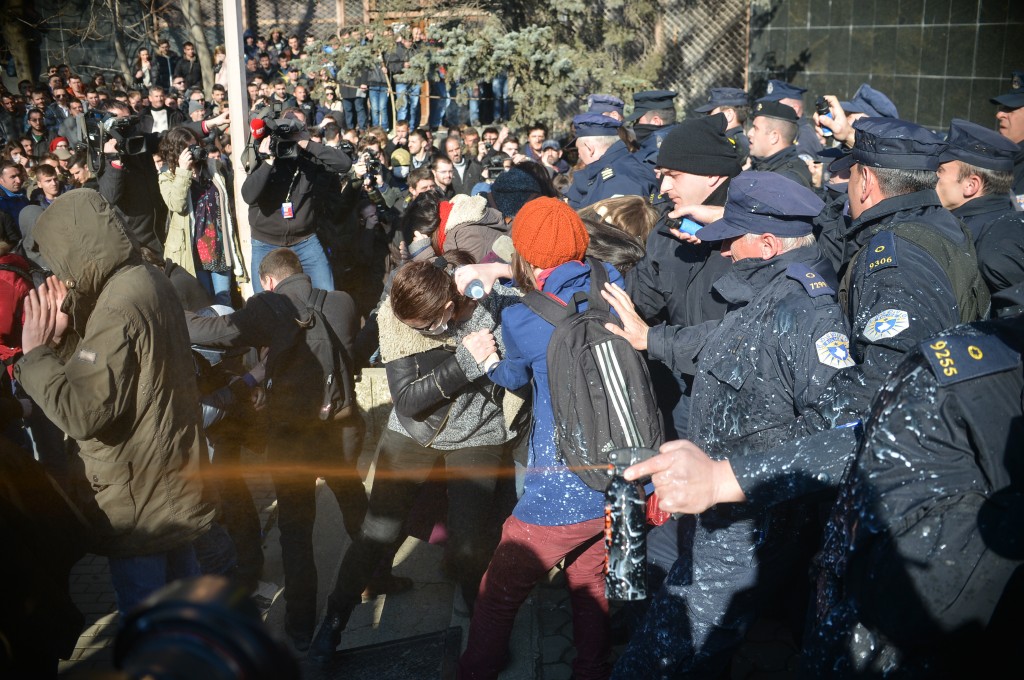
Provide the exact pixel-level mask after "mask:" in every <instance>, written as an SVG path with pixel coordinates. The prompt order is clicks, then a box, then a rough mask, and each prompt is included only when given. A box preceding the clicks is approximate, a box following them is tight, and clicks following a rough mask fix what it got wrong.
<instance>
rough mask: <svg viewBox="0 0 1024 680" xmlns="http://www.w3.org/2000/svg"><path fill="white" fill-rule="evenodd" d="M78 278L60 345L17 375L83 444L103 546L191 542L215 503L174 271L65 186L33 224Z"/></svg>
mask: <svg viewBox="0 0 1024 680" xmlns="http://www.w3.org/2000/svg"><path fill="white" fill-rule="evenodd" d="M32 236H33V238H34V240H35V243H36V245H37V246H38V249H39V251H40V252H41V253H42V254H43V256H44V257H45V258H46V261H47V262H48V263H49V264H50V266H51V268H52V269H53V272H54V273H55V274H56V275H57V276H58V277H60V279H61V280H63V281H64V282H65V283H66V285H67V287H68V298H67V299H66V300H65V303H64V309H66V310H67V311H68V314H69V316H70V322H69V328H68V331H67V333H66V334H65V337H64V339H63V341H62V344H61V346H60V347H58V348H56V349H55V348H53V347H50V346H40V347H36V348H34V349H33V350H32V351H30V352H28V353H27V354H25V356H24V357H23V358H22V359H21V361H19V362H18V364H17V366H16V367H15V377H16V379H17V380H18V381H19V382H20V383H21V385H22V386H23V387H24V389H25V391H26V392H27V393H28V395H29V396H30V397H31V398H32V400H33V401H34V402H35V403H36V404H38V405H39V407H40V408H42V409H43V411H44V413H45V414H46V416H47V417H48V418H49V419H50V420H51V421H52V422H53V423H54V424H55V425H57V426H58V427H59V428H60V429H62V430H63V431H64V432H65V433H66V434H67V435H68V436H69V437H71V438H72V439H75V440H76V441H77V442H78V444H79V454H78V456H79V458H80V465H81V468H80V470H81V472H80V476H79V477H78V478H77V479H75V480H74V481H73V483H74V484H75V485H76V492H77V494H76V495H77V499H78V500H79V502H80V503H81V504H82V506H83V509H84V512H85V514H86V516H87V517H88V518H89V519H90V520H91V521H92V523H93V527H94V530H95V534H96V535H95V536H94V538H95V540H96V543H95V545H94V548H93V549H94V552H97V553H99V554H105V555H110V556H116V557H125V556H136V555H146V554H150V553H155V552H163V551H167V550H171V549H173V548H177V547H179V546H182V545H185V544H187V543H189V542H190V541H192V540H194V539H195V538H197V537H198V536H199V535H201V534H202V533H203V532H204V531H206V529H207V528H208V527H209V524H210V522H211V521H212V519H213V515H214V505H213V503H212V502H211V500H212V499H211V498H210V497H209V496H208V494H207V492H206V489H205V488H204V484H203V480H202V476H201V474H200V464H201V460H202V458H204V457H205V456H206V455H207V453H206V443H205V439H204V437H203V433H202V428H201V419H200V410H199V391H198V388H197V385H196V380H195V373H194V371H193V370H192V355H191V349H190V344H189V339H188V330H187V328H186V326H185V319H184V317H183V315H182V310H181V305H180V304H179V303H178V300H177V296H176V295H175V293H174V289H173V288H172V286H171V283H170V281H169V280H168V279H167V277H165V276H164V275H163V274H162V273H161V272H160V271H158V270H157V269H156V268H154V267H151V266H149V265H145V264H143V262H142V259H141V256H140V255H139V253H138V251H137V250H136V249H135V247H134V246H133V245H132V242H131V241H130V240H129V237H128V236H127V235H126V233H125V228H124V226H123V223H122V222H121V220H120V219H118V217H117V216H116V214H115V213H114V212H113V211H112V209H111V207H110V206H109V204H107V202H106V201H104V200H103V198H102V197H101V196H100V195H99V193H97V192H94V191H90V190H87V189H77V190H75V191H71V192H68V193H67V194H65V195H63V196H61V197H60V198H58V199H57V200H56V201H54V203H53V205H51V206H50V207H49V208H47V209H46V212H44V213H43V215H42V216H40V218H39V220H38V221H37V222H36V225H35V227H34V228H33V230H32Z"/></svg>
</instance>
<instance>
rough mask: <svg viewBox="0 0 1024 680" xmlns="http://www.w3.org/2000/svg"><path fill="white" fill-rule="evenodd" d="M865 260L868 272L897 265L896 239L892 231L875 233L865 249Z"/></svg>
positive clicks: (872, 272)
mask: <svg viewBox="0 0 1024 680" xmlns="http://www.w3.org/2000/svg"><path fill="white" fill-rule="evenodd" d="M863 257H864V260H865V261H866V262H867V273H868V274H869V275H871V274H874V273H875V272H877V271H880V270H882V269H887V268H888V267H895V266H897V265H898V264H899V263H898V261H897V260H896V239H895V237H894V236H893V234H892V232H891V231H880V232H878V233H877V234H875V235H874V236H873V237H872V238H871V240H870V241H868V245H867V246H866V250H865V251H864V255H863Z"/></svg>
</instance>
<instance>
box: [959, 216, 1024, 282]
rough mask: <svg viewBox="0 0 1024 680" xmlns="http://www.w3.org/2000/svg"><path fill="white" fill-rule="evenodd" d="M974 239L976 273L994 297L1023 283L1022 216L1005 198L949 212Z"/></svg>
mask: <svg viewBox="0 0 1024 680" xmlns="http://www.w3.org/2000/svg"><path fill="white" fill-rule="evenodd" d="M953 214H954V215H956V216H957V217H959V218H960V219H961V220H963V222H964V224H966V225H967V228H968V229H970V230H971V234H973V236H974V247H975V248H976V249H977V251H978V269H979V270H980V271H981V276H982V278H984V279H985V283H986V285H988V289H989V291H990V292H992V293H997V292H999V291H1001V290H1003V289H1005V288H1009V287H1010V286H1013V285H1015V284H1017V283H1020V282H1021V281H1024V213H1020V212H1017V211H1016V210H1014V207H1013V201H1012V200H1011V199H1010V197H1009V196H981V197H979V198H975V199H973V200H970V201H968V202H967V203H964V204H963V205H962V206H960V207H959V208H956V209H955V210H953Z"/></svg>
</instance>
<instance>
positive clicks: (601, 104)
mask: <svg viewBox="0 0 1024 680" xmlns="http://www.w3.org/2000/svg"><path fill="white" fill-rule="evenodd" d="M625 108H626V104H625V102H623V101H622V100H621V99H619V98H618V97H616V96H615V95H613V94H592V95H590V96H589V97H587V113H600V114H603V115H605V116H608V117H609V118H614V119H615V120H617V121H619V122H620V123H621V122H623V121H624V120H625V117H624V116H623V111H624V110H625Z"/></svg>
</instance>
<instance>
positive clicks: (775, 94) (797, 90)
mask: <svg viewBox="0 0 1024 680" xmlns="http://www.w3.org/2000/svg"><path fill="white" fill-rule="evenodd" d="M804 92H807V88H806V87H797V86H796V85H790V84H789V83H787V82H786V81H784V80H769V81H768V87H767V89H766V90H765V94H764V96H763V97H761V98H760V99H758V100H757V101H759V102H777V101H779V100H780V99H802V98H803V96H804Z"/></svg>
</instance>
